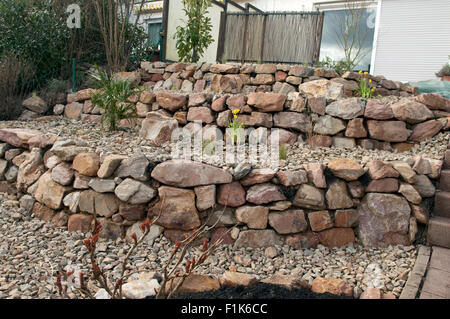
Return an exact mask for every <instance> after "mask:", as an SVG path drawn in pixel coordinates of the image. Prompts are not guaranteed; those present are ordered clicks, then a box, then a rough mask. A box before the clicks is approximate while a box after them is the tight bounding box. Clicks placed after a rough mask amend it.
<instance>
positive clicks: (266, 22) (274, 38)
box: [218, 12, 323, 64]
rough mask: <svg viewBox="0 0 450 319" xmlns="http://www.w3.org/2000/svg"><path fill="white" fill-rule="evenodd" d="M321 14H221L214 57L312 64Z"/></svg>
mask: <svg viewBox="0 0 450 319" xmlns="http://www.w3.org/2000/svg"><path fill="white" fill-rule="evenodd" d="M322 26H323V13H318V12H298V13H297V12H284V13H283V12H272V13H269V12H266V13H253V12H243V13H241V12H239V13H238V12H232V13H223V14H222V21H221V33H223V34H222V36H221V41H223V44H222V45H219V48H220V49H219V52H218V60H222V61H223V60H226V61H229V62H232V61H236V62H237V61H239V62H275V63H292V64H297V63H308V64H314V63H315V62H317V60H318V58H319V50H320V41H321V37H322Z"/></svg>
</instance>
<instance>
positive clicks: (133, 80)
mask: <svg viewBox="0 0 450 319" xmlns="http://www.w3.org/2000/svg"><path fill="white" fill-rule="evenodd" d="M113 79H114V80H115V81H123V82H125V81H126V82H128V83H129V84H130V85H139V83H141V79H142V78H141V74H140V73H139V72H137V71H135V72H118V73H115V74H114V75H113Z"/></svg>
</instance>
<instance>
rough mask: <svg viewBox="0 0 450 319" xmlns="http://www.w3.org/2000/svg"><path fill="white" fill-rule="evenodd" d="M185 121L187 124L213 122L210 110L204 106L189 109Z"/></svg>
mask: <svg viewBox="0 0 450 319" xmlns="http://www.w3.org/2000/svg"><path fill="white" fill-rule="evenodd" d="M187 120H188V121H189V122H194V121H201V122H202V123H207V124H209V123H212V122H214V114H213V113H212V111H211V109H210V108H209V107H206V106H198V107H190V108H189V111H188V114H187Z"/></svg>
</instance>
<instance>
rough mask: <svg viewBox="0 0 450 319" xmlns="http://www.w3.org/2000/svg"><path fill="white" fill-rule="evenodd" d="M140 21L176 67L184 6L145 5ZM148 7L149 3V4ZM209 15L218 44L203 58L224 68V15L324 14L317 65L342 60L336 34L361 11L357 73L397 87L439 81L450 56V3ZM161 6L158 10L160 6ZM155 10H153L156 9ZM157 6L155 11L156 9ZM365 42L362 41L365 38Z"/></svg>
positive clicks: (266, 5)
mask: <svg viewBox="0 0 450 319" xmlns="http://www.w3.org/2000/svg"><path fill="white" fill-rule="evenodd" d="M147 2H148V4H149V5H150V7H149V8H148V9H146V11H144V12H142V13H143V14H142V15H141V21H142V23H143V24H144V25H146V26H147V29H148V30H149V31H148V32H149V37H151V36H153V37H156V36H155V35H154V34H156V33H157V30H159V29H158V28H160V29H161V30H162V33H163V37H162V42H161V56H162V58H163V59H166V60H170V61H176V60H178V56H177V53H176V47H175V44H176V40H175V39H174V34H175V31H176V27H177V25H179V24H180V23H183V22H182V21H183V19H184V14H183V11H182V9H183V7H182V1H181V0H162V1H147ZM147 2H146V3H147ZM211 2H212V7H211V8H210V10H209V15H210V17H211V21H212V24H213V29H212V35H213V38H214V39H215V41H214V43H213V44H212V45H211V46H210V47H209V48H208V49H207V50H206V52H205V54H204V55H203V57H202V58H201V61H205V62H220V57H219V56H218V52H219V51H220V48H219V46H220V37H221V34H220V33H221V20H223V18H222V19H221V15H223V13H224V12H227V13H230V12H258V11H260V12H272V11H277V12H279V11H296V12H302V11H315V12H317V11H319V12H323V13H324V20H323V28H322V34H321V43H320V56H319V59H320V60H323V59H325V58H326V57H329V58H331V59H333V60H340V59H342V58H343V49H342V44H341V45H339V39H338V38H339V36H338V35H337V31H338V30H339V26H340V25H342V21H343V20H344V19H345V16H346V10H348V5H349V4H350V5H351V6H354V7H355V8H358V7H359V8H363V9H364V16H363V18H362V19H361V23H360V31H361V34H363V35H364V37H363V39H362V40H361V43H360V46H361V49H362V51H363V54H362V58H361V60H360V61H359V63H358V67H357V68H358V69H364V70H369V71H370V73H371V74H373V75H384V76H386V77H387V78H389V79H392V80H398V81H403V82H407V81H421V80H428V79H433V78H436V76H435V73H436V72H437V71H438V70H439V69H440V68H441V67H442V65H443V64H445V63H447V61H448V55H449V54H450V18H449V17H450V1H449V0H427V1H423V0H282V1H281V0H243V1H241V0H235V1H229V0H220V1H214V0H213V1H211ZM157 4H159V6H157ZM151 5H154V7H153V8H152V7H151ZM155 5H156V6H155ZM361 38H362V37H361ZM299 62H301V61H299Z"/></svg>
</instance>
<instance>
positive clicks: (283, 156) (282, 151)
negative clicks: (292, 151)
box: [278, 144, 288, 160]
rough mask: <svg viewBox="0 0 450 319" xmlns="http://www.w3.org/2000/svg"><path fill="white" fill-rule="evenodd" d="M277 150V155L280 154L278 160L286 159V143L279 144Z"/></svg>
mask: <svg viewBox="0 0 450 319" xmlns="http://www.w3.org/2000/svg"><path fill="white" fill-rule="evenodd" d="M278 152H279V155H280V160H286V159H287V154H288V145H287V144H281V145H280V148H279V150H278Z"/></svg>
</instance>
